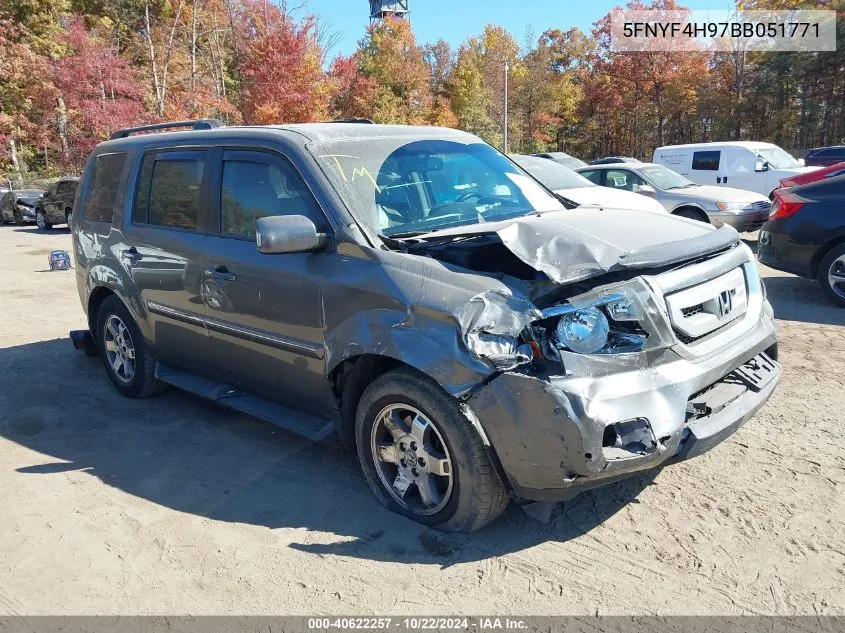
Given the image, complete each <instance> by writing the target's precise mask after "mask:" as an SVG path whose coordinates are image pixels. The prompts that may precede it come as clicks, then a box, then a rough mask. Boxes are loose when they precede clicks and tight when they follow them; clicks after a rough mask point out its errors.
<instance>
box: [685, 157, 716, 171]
mask: <svg viewBox="0 0 845 633" xmlns="http://www.w3.org/2000/svg"><path fill="white" fill-rule="evenodd" d="M721 156H722V152H693V154H692V168H693V169H700V170H701V171H716V170H718V169H719V159H720V158H721Z"/></svg>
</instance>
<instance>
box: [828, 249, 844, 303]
mask: <svg viewBox="0 0 845 633" xmlns="http://www.w3.org/2000/svg"><path fill="white" fill-rule="evenodd" d="M827 282H828V284H830V288H831V290H833V292H835V293H836V294H837V295H839V296H840V297H843V298H845V255H842V256H840V257H838V258H837V259H834V260H833V261H832V262H831V264H830V268H828V269H827Z"/></svg>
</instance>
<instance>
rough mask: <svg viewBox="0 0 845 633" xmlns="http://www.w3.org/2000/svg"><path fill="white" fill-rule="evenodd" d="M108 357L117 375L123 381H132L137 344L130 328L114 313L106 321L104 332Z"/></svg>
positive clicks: (112, 369) (125, 382)
mask: <svg viewBox="0 0 845 633" xmlns="http://www.w3.org/2000/svg"><path fill="white" fill-rule="evenodd" d="M103 339H104V341H103V342H104V346H105V351H106V359H107V360H108V363H109V367H110V368H111V371H112V373H113V374H114V375H115V377H116V378H117V379H118V380H119V381H120V382H122V383H124V384H128V383H130V382H132V378H133V377H134V376H135V345H134V343H133V342H132V335H131V334H130V333H129V329H128V328H127V327H126V325H125V324H124V323H123V321H121V320H120V317H118V316H116V315H114V314H112V315H110V316H109V318H108V320H107V321H106V327H105V330H104V333H103Z"/></svg>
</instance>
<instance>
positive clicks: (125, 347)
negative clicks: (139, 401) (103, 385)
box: [96, 296, 166, 398]
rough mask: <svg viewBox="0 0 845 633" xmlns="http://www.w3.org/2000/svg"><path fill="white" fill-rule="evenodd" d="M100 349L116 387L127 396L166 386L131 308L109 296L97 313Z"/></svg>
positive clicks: (97, 339) (144, 395) (136, 396)
mask: <svg viewBox="0 0 845 633" xmlns="http://www.w3.org/2000/svg"><path fill="white" fill-rule="evenodd" d="M96 341H97V350H98V351H99V353H100V357H101V358H102V359H103V365H105V368H106V373H107V374H108V376H109V380H111V383H112V385H114V388H115V389H117V390H118V391H119V392H120V393H121V394H122V395H124V396H126V397H127V398H146V397H147V396H151V395H153V394H155V393H158V392H159V391H162V390H163V389H165V387H166V385H165V384H164V383H162V382H161V381H159V380H156V377H155V360H154V359H153V357H152V356H151V355H150V353H149V351H148V350H147V345H146V343H145V342H144V337H143V335H142V334H141V330H140V329H139V328H138V325H137V323H135V319H133V318H132V315H131V314H129V310H127V309H126V306H125V305H123V302H121V301H120V299H118V298H117V297H115V296H111V297H107V298H106V299H105V300H104V301H103V303H102V305H101V306H100V311H99V313H98V315H97V337H96Z"/></svg>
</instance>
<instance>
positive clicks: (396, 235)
mask: <svg viewBox="0 0 845 633" xmlns="http://www.w3.org/2000/svg"><path fill="white" fill-rule="evenodd" d="M436 230H437V229H431V230H429V231H408V232H407V233H394V234H393V235H382V237H384V238H387V239H389V240H402V239H405V238H406V237H417V236H420V235H425V234H426V233H434V232H435V231H436Z"/></svg>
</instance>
